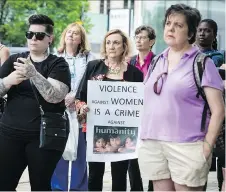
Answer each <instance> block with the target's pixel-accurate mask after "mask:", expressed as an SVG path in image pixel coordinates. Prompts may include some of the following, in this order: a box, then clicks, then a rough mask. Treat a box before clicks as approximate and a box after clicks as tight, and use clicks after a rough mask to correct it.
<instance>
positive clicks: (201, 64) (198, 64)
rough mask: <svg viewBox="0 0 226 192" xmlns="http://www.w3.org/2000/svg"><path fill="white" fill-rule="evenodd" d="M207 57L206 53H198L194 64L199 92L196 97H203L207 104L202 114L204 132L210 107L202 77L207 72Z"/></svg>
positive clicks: (194, 73)
mask: <svg viewBox="0 0 226 192" xmlns="http://www.w3.org/2000/svg"><path fill="white" fill-rule="evenodd" d="M207 57H208V55H206V54H204V53H198V54H197V55H196V56H195V59H194V62H193V75H194V80H195V85H196V87H197V90H198V91H197V94H196V97H197V98H199V96H201V97H202V98H203V100H204V102H205V104H204V108H203V113H202V121H201V131H202V132H203V131H204V130H205V125H206V118H207V112H208V109H209V105H208V102H207V100H206V95H205V92H204V90H203V88H202V77H203V72H204V70H205V60H206V58H207Z"/></svg>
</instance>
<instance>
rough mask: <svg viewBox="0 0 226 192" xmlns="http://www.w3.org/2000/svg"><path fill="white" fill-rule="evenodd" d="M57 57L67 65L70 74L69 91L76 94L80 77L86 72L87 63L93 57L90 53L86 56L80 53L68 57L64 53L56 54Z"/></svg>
mask: <svg viewBox="0 0 226 192" xmlns="http://www.w3.org/2000/svg"><path fill="white" fill-rule="evenodd" d="M58 56H61V57H63V58H64V59H65V60H66V61H67V63H68V65H69V69H70V73H71V91H72V92H73V93H76V91H77V88H78V86H79V83H80V81H81V79H82V76H83V74H84V72H85V70H86V66H87V63H88V62H89V61H91V60H93V59H94V56H93V55H92V54H91V53H89V54H88V56H86V55H85V54H82V53H79V54H77V55H76V56H69V55H67V53H66V52H64V53H62V54H58Z"/></svg>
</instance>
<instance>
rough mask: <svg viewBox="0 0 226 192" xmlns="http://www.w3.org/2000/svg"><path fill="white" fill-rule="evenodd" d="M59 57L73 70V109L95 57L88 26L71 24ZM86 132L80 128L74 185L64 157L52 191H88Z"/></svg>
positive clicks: (70, 98) (69, 96)
mask: <svg viewBox="0 0 226 192" xmlns="http://www.w3.org/2000/svg"><path fill="white" fill-rule="evenodd" d="M57 55H58V56H61V57H64V59H65V60H66V61H67V62H68V64H69V68H70V72H71V92H70V93H68V94H67V96H66V98H65V105H66V107H67V108H68V109H69V111H74V110H75V93H76V91H77V87H78V85H79V82H80V80H81V78H82V76H83V73H84V71H85V70H86V65H87V63H88V62H89V61H91V60H92V59H94V56H93V55H92V54H91V53H90V51H89V49H88V42H87V36H86V31H85V29H84V28H83V27H82V26H81V25H80V24H77V23H72V24H69V25H68V26H67V27H66V29H65V30H64V31H63V33H62V35H61V40H60V46H59V48H58V53H57ZM86 165H87V163H86V141H85V133H84V132H82V129H80V130H79V140H78V151H77V159H76V161H73V162H72V172H71V182H70V183H71V185H70V188H69V189H68V168H69V161H65V160H64V159H63V158H61V160H60V161H59V163H58V165H57V167H56V169H55V172H54V174H53V177H52V190H63V191H68V190H70V191H87V189H88V186H87V167H86Z"/></svg>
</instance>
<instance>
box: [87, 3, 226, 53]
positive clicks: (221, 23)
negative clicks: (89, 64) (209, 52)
mask: <svg viewBox="0 0 226 192" xmlns="http://www.w3.org/2000/svg"><path fill="white" fill-rule="evenodd" d="M89 2H90V8H89V12H88V13H87V16H88V17H90V18H91V23H92V24H93V28H92V30H91V31H90V34H89V41H90V43H91V48H92V51H94V52H98V51H99V50H100V44H101V42H102V40H103V37H104V35H105V34H106V32H107V30H108V10H109V9H123V8H131V9H133V15H132V17H133V19H132V20H133V25H132V28H131V34H130V37H131V40H132V41H133V38H132V37H133V34H134V30H135V29H136V27H138V26H140V25H151V26H152V27H153V28H154V29H155V31H156V34H157V41H156V44H155V45H154V47H153V50H154V52H155V53H160V52H161V51H163V50H164V49H165V48H166V45H165V43H164V40H163V38H162V37H163V20H164V13H165V10H166V9H167V8H168V7H169V6H170V5H172V4H176V3H178V1H169V0H148V1H141V0H95V1H93V0H90V1H89ZM179 3H184V4H187V5H190V6H192V7H196V8H197V9H198V10H199V11H200V13H201V14H202V19H206V18H210V19H213V20H215V21H216V22H217V24H218V36H217V39H218V49H225V40H226V38H225V8H226V7H225V0H181V1H179Z"/></svg>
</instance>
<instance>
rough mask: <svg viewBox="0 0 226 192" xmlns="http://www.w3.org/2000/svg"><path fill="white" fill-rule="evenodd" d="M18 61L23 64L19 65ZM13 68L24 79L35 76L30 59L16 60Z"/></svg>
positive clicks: (35, 71) (35, 72)
mask: <svg viewBox="0 0 226 192" xmlns="http://www.w3.org/2000/svg"><path fill="white" fill-rule="evenodd" d="M18 60H20V61H22V62H23V63H19V62H18ZM14 68H15V69H16V70H17V71H19V72H20V74H21V75H23V76H24V77H26V78H31V77H34V76H35V75H36V74H37V70H36V69H35V66H34V65H33V64H32V62H31V60H30V59H25V58H18V59H17V62H14Z"/></svg>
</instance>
